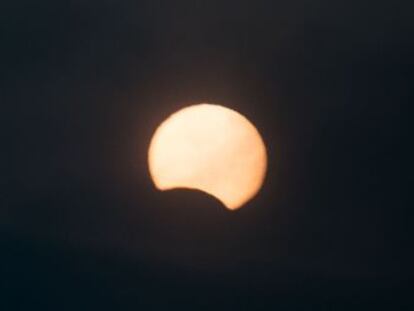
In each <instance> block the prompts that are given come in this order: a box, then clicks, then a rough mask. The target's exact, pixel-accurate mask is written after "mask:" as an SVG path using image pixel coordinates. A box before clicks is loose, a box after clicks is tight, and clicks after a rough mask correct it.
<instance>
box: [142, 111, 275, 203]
mask: <svg viewBox="0 0 414 311" xmlns="http://www.w3.org/2000/svg"><path fill="white" fill-rule="evenodd" d="M148 165H149V172H150V175H151V178H152V180H153V182H154V184H155V186H156V188H158V189H159V190H170V189H175V188H188V189H197V190H200V191H203V192H206V193H208V194H210V195H212V196H214V197H215V198H217V199H218V200H219V201H221V202H222V203H223V204H224V206H225V207H227V208H228V209H231V210H235V209H238V208H240V207H241V206H242V205H244V204H245V203H246V202H247V201H249V200H250V199H252V198H253V197H254V196H255V195H256V194H257V192H258V191H259V190H260V188H261V186H262V184H263V180H264V177H265V174H266V169H267V154H266V147H265V144H264V142H263V140H262V138H261V136H260V134H259V132H258V131H257V129H256V128H255V126H254V125H253V124H252V123H250V122H249V120H247V119H246V118H245V117H244V116H243V115H241V114H240V113H238V112H236V111H234V110H231V109H229V108H226V107H223V106H219V105H212V104H198V105H193V106H189V107H185V108H183V109H181V110H179V111H177V112H175V113H173V114H172V115H171V116H170V117H168V118H167V119H166V120H165V121H164V122H162V123H161V125H160V126H159V127H158V128H157V130H156V131H155V133H154V135H153V137H152V140H151V143H150V147H149V150H148Z"/></svg>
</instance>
